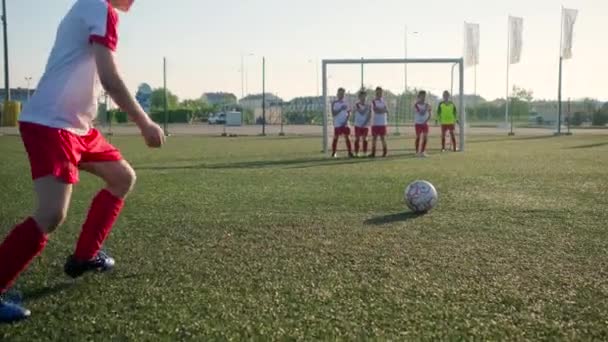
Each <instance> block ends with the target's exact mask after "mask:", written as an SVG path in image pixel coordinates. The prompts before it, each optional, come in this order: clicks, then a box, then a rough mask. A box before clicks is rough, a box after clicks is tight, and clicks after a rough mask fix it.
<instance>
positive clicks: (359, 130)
mask: <svg viewBox="0 0 608 342" xmlns="http://www.w3.org/2000/svg"><path fill="white" fill-rule="evenodd" d="M368 135H369V128H368V127H355V137H357V138H359V137H367V136H368Z"/></svg>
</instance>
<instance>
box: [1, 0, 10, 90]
mask: <svg viewBox="0 0 608 342" xmlns="http://www.w3.org/2000/svg"><path fill="white" fill-rule="evenodd" d="M6 26H7V14H6V0H2V27H3V29H4V89H5V94H4V100H5V101H7V102H8V101H10V100H11V86H10V81H9V79H10V78H9V70H8V32H7V29H6Z"/></svg>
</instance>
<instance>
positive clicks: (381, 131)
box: [370, 87, 388, 158]
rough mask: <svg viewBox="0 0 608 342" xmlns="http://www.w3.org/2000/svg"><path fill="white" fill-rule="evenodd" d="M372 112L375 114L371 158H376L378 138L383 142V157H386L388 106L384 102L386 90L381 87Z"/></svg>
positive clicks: (377, 89) (377, 92)
mask: <svg viewBox="0 0 608 342" xmlns="http://www.w3.org/2000/svg"><path fill="white" fill-rule="evenodd" d="M372 110H373V112H374V119H373V120H374V122H373V125H372V136H373V140H372V154H371V155H370V157H372V158H375V157H376V144H377V142H378V137H379V138H380V140H381V141H382V157H386V156H387V155H388V146H387V144H386V133H387V126H388V106H387V105H386V101H384V90H383V89H382V88H381V87H378V88H376V98H375V99H374V100H373V101H372Z"/></svg>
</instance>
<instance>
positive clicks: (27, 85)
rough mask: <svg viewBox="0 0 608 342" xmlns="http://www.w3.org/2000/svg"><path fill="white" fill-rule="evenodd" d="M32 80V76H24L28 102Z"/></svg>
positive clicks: (28, 100)
mask: <svg viewBox="0 0 608 342" xmlns="http://www.w3.org/2000/svg"><path fill="white" fill-rule="evenodd" d="M31 82H32V77H31V76H28V77H26V78H25V84H26V86H25V89H26V91H27V102H30V83H31Z"/></svg>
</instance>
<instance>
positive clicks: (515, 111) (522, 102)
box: [511, 85, 534, 119]
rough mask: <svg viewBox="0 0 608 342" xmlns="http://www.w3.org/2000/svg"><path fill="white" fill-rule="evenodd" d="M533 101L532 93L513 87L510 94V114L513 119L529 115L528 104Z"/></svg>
mask: <svg viewBox="0 0 608 342" xmlns="http://www.w3.org/2000/svg"><path fill="white" fill-rule="evenodd" d="M532 100H534V92H533V91H532V90H526V89H524V88H521V87H518V86H516V85H514V86H513V92H512V93H511V113H512V115H513V117H516V118H518V119H521V117H522V116H523V117H524V118H527V117H528V115H530V103H531V102H532Z"/></svg>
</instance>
